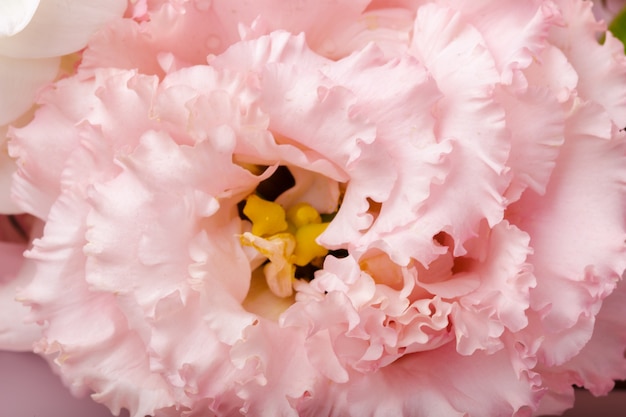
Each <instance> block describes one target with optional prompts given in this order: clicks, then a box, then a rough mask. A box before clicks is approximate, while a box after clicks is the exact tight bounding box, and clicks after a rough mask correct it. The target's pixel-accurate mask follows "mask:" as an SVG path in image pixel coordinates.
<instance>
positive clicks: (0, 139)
mask: <svg viewBox="0 0 626 417" xmlns="http://www.w3.org/2000/svg"><path fill="white" fill-rule="evenodd" d="M6 133H7V126H0V213H1V214H12V213H19V212H20V210H19V208H18V207H17V205H16V204H15V202H13V201H12V200H11V198H10V195H11V177H12V176H13V173H14V172H15V169H16V168H17V166H16V165H15V162H13V159H12V158H11V157H10V156H9V151H8V150H7V144H6V142H7V138H6Z"/></svg>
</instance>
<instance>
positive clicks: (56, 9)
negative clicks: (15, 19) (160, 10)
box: [0, 0, 126, 58]
mask: <svg viewBox="0 0 626 417" xmlns="http://www.w3.org/2000/svg"><path fill="white" fill-rule="evenodd" d="M2 1H3V2H4V1H6V0H2ZM125 8H126V1H125V0H47V1H45V2H42V3H41V5H40V7H39V8H38V9H37V11H36V12H35V14H34V16H33V17H32V20H31V21H30V23H29V24H28V26H26V27H25V28H24V30H22V31H21V32H19V33H17V34H16V35H15V36H12V37H11V38H0V55H6V56H11V57H15V58H47V57H53V56H60V55H65V54H68V53H71V52H75V51H78V50H80V49H82V48H83V47H84V46H85V45H86V44H87V41H88V40H89V38H90V37H91V35H92V34H93V33H94V32H95V31H96V30H98V29H99V28H100V27H102V26H103V25H104V24H105V23H107V22H108V21H110V20H111V19H113V18H115V17H121V16H122V14H123V13H124V10H125ZM0 10H1V9H0Z"/></svg>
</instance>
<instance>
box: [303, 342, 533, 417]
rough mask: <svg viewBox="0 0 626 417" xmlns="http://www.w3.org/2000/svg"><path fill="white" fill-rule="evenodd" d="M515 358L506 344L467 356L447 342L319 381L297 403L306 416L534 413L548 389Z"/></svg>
mask: <svg viewBox="0 0 626 417" xmlns="http://www.w3.org/2000/svg"><path fill="white" fill-rule="evenodd" d="M514 363H515V359H511V358H510V357H509V356H508V353H507V351H506V350H501V351H499V352H498V353H495V354H487V353H485V352H476V353H474V354H473V355H471V356H462V355H459V354H458V353H457V352H456V351H455V348H454V345H453V344H447V345H445V346H443V347H440V348H439V349H436V350H432V351H428V352H420V353H414V354H411V355H406V356H404V357H403V358H401V359H399V360H397V361H396V362H394V363H393V365H391V366H387V367H384V368H381V369H379V370H378V372H376V373H371V374H360V373H356V372H355V373H353V374H351V375H350V382H349V383H345V384H340V383H332V382H331V383H329V384H327V383H320V384H319V385H318V386H317V387H316V389H315V390H314V391H312V392H311V393H310V396H309V397H308V398H304V399H302V400H301V401H300V402H299V403H298V404H297V409H298V411H299V413H300V414H299V415H300V416H303V417H305V416H306V417H313V416H319V415H324V416H333V417H340V416H351V417H357V416H364V415H367V416H376V417H383V416H406V415H410V416H412V417H427V416H432V415H441V416H454V417H464V416H484V415H489V416H516V417H522V416H530V415H532V413H533V411H534V410H535V408H536V406H537V404H538V403H539V400H540V398H541V396H542V394H543V393H542V390H541V389H540V388H539V381H540V380H539V379H537V376H536V374H535V373H533V372H529V371H522V372H519V373H518V371H517V370H516V367H515V365H514ZM460 369H463V370H465V371H464V372H459V370H460ZM373 393H376V394H375V395H374V394H373Z"/></svg>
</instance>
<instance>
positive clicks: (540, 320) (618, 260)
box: [507, 103, 626, 366]
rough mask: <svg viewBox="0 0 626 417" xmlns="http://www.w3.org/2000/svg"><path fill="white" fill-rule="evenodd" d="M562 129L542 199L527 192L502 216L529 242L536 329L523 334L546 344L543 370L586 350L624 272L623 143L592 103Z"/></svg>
mask: <svg viewBox="0 0 626 417" xmlns="http://www.w3.org/2000/svg"><path fill="white" fill-rule="evenodd" d="M566 123H567V124H566V129H565V135H566V138H567V139H566V141H565V143H564V144H563V146H562V149H561V152H560V154H559V157H558V158H557V160H556V167H555V169H554V172H553V173H552V176H551V179H550V182H549V183H548V185H547V189H546V193H545V195H543V196H540V195H537V194H536V193H534V192H533V191H531V190H527V192H525V193H524V195H523V196H522V198H521V199H520V200H519V201H518V202H516V203H515V204H512V205H511V206H509V208H508V210H507V218H508V219H509V221H510V222H511V223H513V224H516V225H517V226H518V227H519V228H520V229H522V230H524V231H526V232H527V233H528V234H529V235H530V236H531V242H530V244H531V246H532V248H533V249H534V253H533V254H532V255H530V256H529V262H530V263H532V265H533V266H534V274H535V276H536V278H537V286H536V287H535V288H534V289H532V290H531V293H530V295H531V298H530V300H531V310H532V311H529V317H530V318H531V322H532V323H533V324H531V325H530V326H529V327H528V328H527V329H525V330H523V331H522V333H528V334H529V335H531V334H532V336H531V337H532V338H533V339H536V338H537V337H539V336H541V337H542V338H543V340H544V342H543V343H544V348H542V349H541V350H540V352H539V355H540V358H541V361H542V363H544V364H545V365H547V366H555V365H559V364H562V363H564V362H566V361H567V360H569V359H570V358H571V357H573V356H574V355H575V354H577V353H578V352H579V351H580V350H581V349H582V347H583V346H584V344H585V343H587V341H588V340H589V338H590V337H591V331H592V329H593V317H594V316H595V315H596V314H597V312H598V310H599V308H600V306H601V304H602V300H603V299H604V298H605V297H606V296H608V295H609V294H610V293H611V292H612V291H613V290H614V288H615V285H616V284H617V282H618V281H619V279H620V278H621V276H622V273H623V272H624V269H625V268H626V245H625V243H624V242H625V237H626V224H625V223H626V219H625V218H624V201H625V199H626V165H625V164H624V160H625V156H626V136H625V135H624V134H623V133H621V132H618V131H617V128H616V127H615V126H614V125H612V124H611V122H610V120H609V116H608V115H607V114H606V113H605V112H604V110H603V109H602V108H601V107H600V106H598V105H596V104H593V103H587V104H579V105H578V106H577V107H576V108H575V109H574V115H572V116H571V117H570V118H569V119H568V120H567V122H566ZM597 207H603V210H602V212H601V213H600V212H598V210H596V208H597ZM526 213H532V215H530V216H529V215H526ZM562 242H567V245H563V244H562ZM591 242H593V244H591ZM555 292H558V293H559V297H554V294H555Z"/></svg>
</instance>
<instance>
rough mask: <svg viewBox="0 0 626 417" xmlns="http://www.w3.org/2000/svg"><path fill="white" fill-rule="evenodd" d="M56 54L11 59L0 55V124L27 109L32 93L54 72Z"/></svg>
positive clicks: (8, 121) (47, 80)
mask: <svg viewBox="0 0 626 417" xmlns="http://www.w3.org/2000/svg"><path fill="white" fill-rule="evenodd" d="M59 64H60V59H59V58H48V59H13V58H6V57H3V56H0V91H2V94H0V126H1V125H5V124H7V123H10V122H11V121H13V120H14V119H16V118H17V117H19V116H20V115H21V114H22V113H24V112H25V111H26V110H28V109H29V108H30V107H31V106H32V104H33V100H34V98H35V93H36V92H37V90H39V88H41V87H42V86H43V85H44V84H45V83H48V82H50V81H52V80H54V78H55V77H56V75H57V72H58V69H59Z"/></svg>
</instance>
